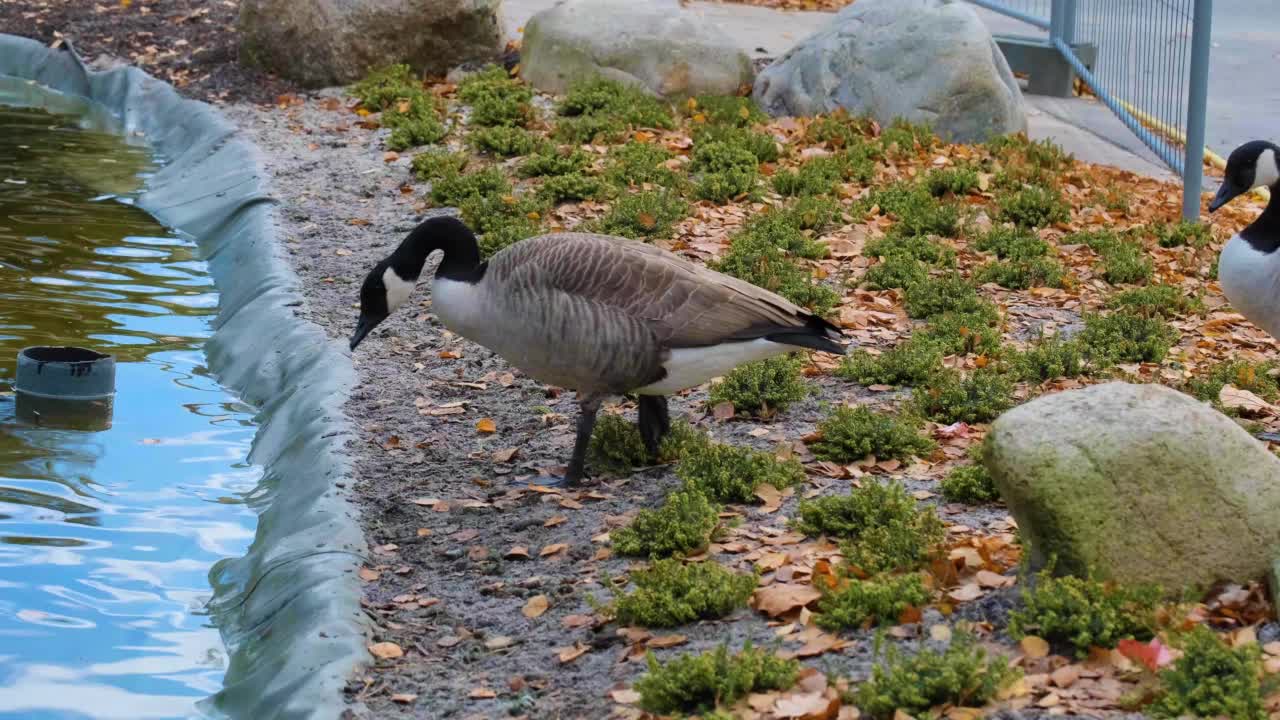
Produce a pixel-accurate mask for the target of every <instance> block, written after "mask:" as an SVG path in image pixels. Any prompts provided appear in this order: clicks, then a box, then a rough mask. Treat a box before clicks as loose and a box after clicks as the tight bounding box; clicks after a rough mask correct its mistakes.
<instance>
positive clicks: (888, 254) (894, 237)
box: [863, 231, 956, 266]
mask: <svg viewBox="0 0 1280 720" xmlns="http://www.w3.org/2000/svg"><path fill="white" fill-rule="evenodd" d="M863 253H864V254H865V255H867V256H869V257H883V258H895V257H909V258H915V259H916V260H920V261H922V262H925V263H928V264H930V265H940V266H949V265H953V264H954V263H955V259H956V253H955V251H954V250H952V249H951V248H949V247H947V246H945V245H943V244H942V243H939V242H937V241H935V240H931V239H929V238H927V237H924V236H921V235H911V234H908V233H903V232H898V231H894V232H890V233H889V234H887V235H885V236H884V237H880V238H876V239H875V240H872V241H871V242H869V243H867V245H866V247H865V248H864V249H863Z"/></svg>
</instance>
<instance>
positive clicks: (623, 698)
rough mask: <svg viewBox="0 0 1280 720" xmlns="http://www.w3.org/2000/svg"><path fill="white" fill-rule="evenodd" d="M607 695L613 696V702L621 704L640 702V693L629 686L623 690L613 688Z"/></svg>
mask: <svg viewBox="0 0 1280 720" xmlns="http://www.w3.org/2000/svg"><path fill="white" fill-rule="evenodd" d="M609 697H611V698H613V701H614V702H616V703H619V704H621V705H635V704H636V703H638V702H640V693H638V692H636V691H635V690H632V689H631V688H627V689H625V690H613V691H611V692H610V693H609Z"/></svg>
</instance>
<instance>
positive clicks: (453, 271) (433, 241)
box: [389, 217, 487, 283]
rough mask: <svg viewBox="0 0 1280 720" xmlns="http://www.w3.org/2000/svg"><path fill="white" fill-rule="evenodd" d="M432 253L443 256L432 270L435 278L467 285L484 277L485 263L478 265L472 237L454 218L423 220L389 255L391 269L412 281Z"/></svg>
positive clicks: (469, 230) (476, 249)
mask: <svg viewBox="0 0 1280 720" xmlns="http://www.w3.org/2000/svg"><path fill="white" fill-rule="evenodd" d="M436 250H440V251H442V252H443V253H444V257H442V258H440V265H439V266H437V267H436V277H438V278H447V279H449V280H459V281H462V282H469V283H474V282H478V281H479V280H480V278H482V277H484V271H485V268H486V266H487V263H482V262H480V247H479V245H477V244H476V236H475V234H474V233H472V232H471V229H470V228H468V227H467V226H466V225H465V224H463V222H462V221H461V220H459V219H457V218H455V217H434V218H428V219H427V220H424V221H423V222H422V223H421V224H419V225H418V227H416V228H414V229H413V231H412V232H410V233H409V236H408V237H406V238H405V239H404V242H402V243H400V247H398V248H396V251H395V252H394V253H392V254H391V257H390V258H389V260H390V265H391V268H392V269H393V270H394V271H395V273H396V275H399V276H400V277H402V278H404V279H406V280H416V279H417V278H418V276H420V275H421V274H422V267H423V265H425V264H426V262H427V258H428V257H429V256H430V255H431V253H433V252H435V251H436Z"/></svg>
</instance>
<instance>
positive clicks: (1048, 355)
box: [1010, 335, 1086, 382]
mask: <svg viewBox="0 0 1280 720" xmlns="http://www.w3.org/2000/svg"><path fill="white" fill-rule="evenodd" d="M1010 364H1011V365H1012V366H1013V371H1014V374H1015V375H1017V376H1018V377H1019V378H1020V379H1022V380H1026V381H1029V382H1044V381H1046V380H1053V379H1055V378H1060V377H1065V378H1073V377H1079V376H1080V375H1084V374H1085V371H1086V369H1085V364H1084V348H1083V347H1082V346H1081V345H1080V343H1079V342H1077V341H1076V340H1063V339H1062V338H1061V337H1058V336H1056V335H1054V336H1052V337H1047V338H1041V339H1039V340H1037V341H1036V342H1035V343H1034V344H1033V345H1032V346H1031V347H1030V348H1028V349H1027V350H1025V351H1023V352H1020V353H1017V354H1016V355H1014V356H1013V357H1012V358H1010Z"/></svg>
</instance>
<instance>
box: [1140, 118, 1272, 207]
mask: <svg viewBox="0 0 1280 720" xmlns="http://www.w3.org/2000/svg"><path fill="white" fill-rule="evenodd" d="M1116 102H1118V103H1120V107H1123V108H1124V109H1125V110H1127V111H1129V114H1130V115H1132V116H1134V117H1135V118H1137V119H1138V121H1139V122H1141V123H1142V124H1143V125H1149V126H1151V127H1152V128H1154V129H1155V131H1156V132H1158V133H1161V134H1163V135H1165V136H1167V137H1170V138H1172V139H1173V141H1174V142H1176V143H1180V144H1182V145H1186V144H1187V136H1186V135H1185V134H1183V133H1182V131H1181V130H1179V129H1178V128H1176V127H1173V126H1171V125H1169V124H1168V123H1165V122H1164V121H1162V120H1159V119H1158V118H1154V117H1152V116H1151V115H1148V114H1147V113H1145V112H1143V111H1142V110H1139V109H1138V108H1136V107H1134V106H1132V105H1130V104H1129V103H1127V102H1125V101H1124V100H1121V99H1119V98H1116ZM1204 159H1205V160H1208V161H1209V164H1210V165H1212V166H1213V167H1216V168H1218V169H1219V170H1226V169H1227V161H1226V160H1224V159H1223V157H1222V156H1221V155H1219V154H1218V153H1216V152H1214V151H1212V150H1210V149H1209V148H1207V147H1206V148H1205V149H1204ZM1253 193H1254V194H1255V195H1257V196H1258V197H1259V198H1261V199H1262V200H1263V201H1264V202H1266V201H1269V200H1270V199H1271V191H1270V190H1268V189H1267V188H1265V187H1260V188H1254V190H1253Z"/></svg>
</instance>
